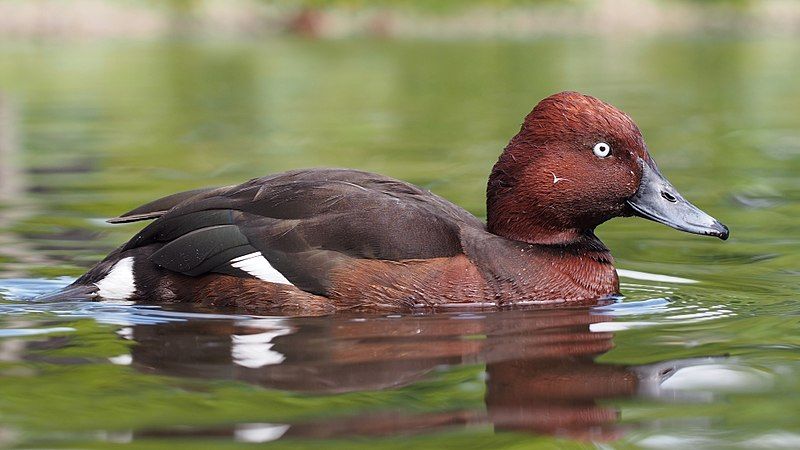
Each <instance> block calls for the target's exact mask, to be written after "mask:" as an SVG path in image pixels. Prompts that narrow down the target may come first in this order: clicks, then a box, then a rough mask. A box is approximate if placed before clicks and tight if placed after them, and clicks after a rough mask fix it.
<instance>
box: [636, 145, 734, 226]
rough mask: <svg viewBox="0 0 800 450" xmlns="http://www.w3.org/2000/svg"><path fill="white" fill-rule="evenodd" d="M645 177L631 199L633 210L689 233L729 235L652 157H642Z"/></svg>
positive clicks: (642, 215)
mask: <svg viewBox="0 0 800 450" xmlns="http://www.w3.org/2000/svg"><path fill="white" fill-rule="evenodd" d="M642 168H643V172H642V181H641V183H640V184H639V189H638V190H637V191H636V194H634V196H633V197H631V198H630V200H628V205H630V207H631V208H632V209H633V211H634V214H635V215H637V216H640V217H644V218H645V219H650V220H652V221H654V222H658V223H663V224H664V225H667V226H669V227H672V228H675V229H676V230H681V231H686V232H688V233H694V234H702V235H707V236H716V237H718V238H720V239H722V240H725V239H728V234H729V232H728V227H726V226H725V225H723V224H721V223H720V222H719V221H718V220H717V219H715V218H713V217H711V216H709V215H708V214H706V213H704V212H703V211H702V210H701V209H700V208H698V207H696V206H694V205H693V204H691V203H689V202H688V201H687V200H686V199H684V198H683V196H682V195H681V194H680V193H678V191H677V190H676V189H675V188H674V187H673V186H672V184H670V182H669V181H667V179H666V178H664V176H663V175H661V172H659V170H658V167H656V165H655V163H654V162H652V161H649V162H645V161H642Z"/></svg>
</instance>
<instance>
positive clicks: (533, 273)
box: [49, 92, 728, 314]
mask: <svg viewBox="0 0 800 450" xmlns="http://www.w3.org/2000/svg"><path fill="white" fill-rule="evenodd" d="M486 197H487V200H486V208H487V223H483V222H482V221H481V220H479V219H477V218H476V217H474V216H473V215H471V214H470V213H468V212H467V211H465V210H464V209H462V208H460V207H458V206H456V205H454V204H452V203H450V202H448V201H447V200H445V199H443V198H441V197H439V196H437V195H435V194H432V193H431V192H429V191H427V190H425V189H421V188H419V187H417V186H414V185H411V184H409V183H406V182H404V181H400V180H396V179H393V178H389V177H385V176H382V175H377V174H373V173H367V172H361V171H357V170H349V169H307V170H294V171H290V172H284V173H280V174H276V175H270V176H266V177H264V178H256V179H253V180H250V181H247V182H245V183H242V184H239V185H235V186H227V187H218V188H207V189H198V190H193V191H188V192H181V193H178V194H174V195H170V196H168V197H164V198H162V199H159V200H156V201H154V202H151V203H148V204H146V205H144V206H141V207H139V208H136V209H134V210H133V211H130V212H128V213H126V214H123V215H122V216H119V217H117V218H114V219H110V220H109V222H112V223H124V222H135V221H140V220H153V222H151V223H150V224H149V225H147V226H146V227H145V228H144V229H142V230H141V231H140V232H139V233H138V234H136V235H135V236H134V237H133V238H132V239H131V240H130V241H128V242H127V243H125V244H124V245H122V246H121V247H120V248H118V249H117V250H115V251H113V252H112V253H111V254H110V255H108V256H107V257H106V258H105V259H104V260H103V261H101V262H100V263H98V264H97V265H95V266H94V267H93V268H92V269H91V270H89V271H88V272H87V273H86V274H84V275H83V276H81V277H80V278H78V280H76V281H75V282H74V283H73V284H72V285H70V286H68V287H67V288H65V289H64V290H63V291H61V292H58V293H56V294H53V295H51V296H49V297H50V298H52V299H64V298H96V299H116V300H137V301H147V302H196V303H201V304H204V305H208V306H235V307H239V308H242V309H244V310H247V311H258V312H267V311H276V312H277V311H280V312H284V313H296V314H319V313H327V312H333V311H338V310H411V309H414V308H437V307H441V306H445V305H464V306H467V305H476V304H479V305H483V306H498V307H502V306H509V305H519V304H531V303H570V302H589V301H596V300H600V299H603V298H607V297H610V296H613V295H615V294H617V293H619V279H618V277H617V272H616V270H615V269H614V260H613V258H612V257H611V254H610V252H609V250H608V248H606V246H605V245H603V243H602V242H601V241H600V240H599V239H598V238H597V237H596V236H595V234H594V229H595V228H596V227H597V226H598V225H600V224H602V223H603V222H605V221H607V220H609V219H612V218H614V217H620V216H631V215H636V216H640V217H644V218H646V219H650V220H653V221H656V222H660V223H663V224H665V225H668V226H670V227H673V228H676V229H678V230H681V231H687V232H689V233H695V234H702V235H709V236H716V237H719V238H721V239H727V237H728V228H727V227H725V226H724V225H722V224H721V223H720V222H718V221H717V220H716V219H714V218H713V217H711V216H709V215H708V214H706V213H704V212H703V211H701V210H700V209H698V208H697V207H695V206H694V205H692V204H691V203H689V202H688V201H686V200H685V199H684V198H683V197H682V196H681V195H680V194H679V193H678V191H677V190H676V189H675V188H674V187H673V186H672V185H671V184H670V183H669V181H667V180H666V178H664V176H663V175H661V172H660V171H659V170H658V167H657V166H656V163H655V161H654V160H653V158H651V157H650V154H649V153H648V151H647V146H646V145H645V143H644V139H643V138H642V134H641V132H640V131H639V128H638V127H637V126H636V124H635V123H634V122H633V120H631V118H630V117H629V116H628V115H627V114H625V113H623V112H622V111H620V110H618V109H617V108H615V107H613V106H611V105H609V104H607V103H604V102H602V101H600V100H598V99H596V98H594V97H590V96H588V95H583V94H579V93H577V92H562V93H559V94H555V95H552V96H550V97H548V98H546V99H544V100H542V101H541V102H539V104H538V105H536V107H535V108H534V109H533V111H531V113H530V114H528V116H527V117H526V118H525V122H524V123H523V124H522V128H521V129H520V131H519V133H518V134H517V135H516V136H514V137H513V138H512V139H511V142H509V144H508V146H507V147H506V148H505V150H504V151H503V153H502V154H501V155H500V158H499V160H498V161H497V163H496V164H495V165H494V168H493V169H492V173H491V175H490V176H489V183H488V187H487V191H486Z"/></svg>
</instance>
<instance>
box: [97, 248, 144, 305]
mask: <svg viewBox="0 0 800 450" xmlns="http://www.w3.org/2000/svg"><path fill="white" fill-rule="evenodd" d="M94 285H95V286H97V289H98V291H97V295H99V296H100V297H103V298H105V299H108V300H127V299H129V298H130V297H131V296H132V295H133V293H134V292H136V282H135V280H134V278H133V256H129V257H127V258H122V259H120V260H119V261H118V262H117V263H116V264H114V267H112V268H111V271H110V272H108V275H106V277H105V278H103V279H102V280H100V281H98V282H97V283H95V284H94Z"/></svg>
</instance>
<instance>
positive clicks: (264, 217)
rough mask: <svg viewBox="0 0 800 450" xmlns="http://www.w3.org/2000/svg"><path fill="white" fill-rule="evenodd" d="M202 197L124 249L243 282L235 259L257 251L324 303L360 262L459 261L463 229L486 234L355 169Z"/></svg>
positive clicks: (434, 202)
mask: <svg viewBox="0 0 800 450" xmlns="http://www.w3.org/2000/svg"><path fill="white" fill-rule="evenodd" d="M195 192H197V193H196V194H194V195H189V196H187V197H185V199H184V200H183V201H179V202H178V203H177V204H175V205H174V206H173V207H172V209H169V210H168V211H167V212H165V213H162V214H161V215H160V217H159V218H158V219H157V220H156V221H154V222H153V223H151V224H150V225H149V226H147V227H146V228H144V229H143V230H142V231H141V232H139V233H138V234H137V235H136V236H134V237H133V239H131V240H130V241H129V242H128V243H127V244H126V245H125V246H123V248H122V251H123V252H124V251H127V250H132V249H135V248H138V247H144V246H153V245H154V244H155V245H156V246H158V247H159V248H157V249H156V250H155V252H154V253H152V255H151V256H150V259H151V261H152V262H154V263H155V264H158V265H159V266H161V267H164V268H167V269H169V270H173V271H176V272H180V273H184V274H187V275H193V276H196V275H200V274H203V273H207V272H222V273H233V274H240V273H239V272H238V271H237V270H235V268H232V267H231V263H230V262H231V260H233V259H236V258H239V257H242V256H245V255H250V254H253V253H255V252H258V253H260V254H261V255H262V256H263V257H264V258H265V259H266V260H267V261H268V262H269V263H270V264H271V265H272V266H273V267H274V268H275V269H276V270H277V271H278V272H280V274H282V275H283V276H284V277H285V278H286V279H288V280H289V281H290V282H291V283H292V284H294V285H295V286H297V287H299V288H301V289H303V290H306V291H309V292H313V293H315V294H320V295H325V294H327V293H328V292H329V288H330V279H329V274H330V272H331V271H332V270H333V269H334V268H337V267H342V266H343V265H346V264H347V263H348V262H353V260H354V259H382V260H393V261H398V260H406V259H427V258H439V257H446V256H454V255H457V254H460V253H462V249H461V244H460V239H459V231H458V230H459V227H461V226H468V227H477V228H483V223H482V222H481V221H479V220H478V219H476V218H475V217H474V216H472V215H470V214H469V213H467V212H466V211H464V210H463V209H461V208H459V207H457V206H455V205H453V204H452V203H450V202H447V201H446V200H444V199H442V198H440V197H438V196H436V195H434V194H431V193H430V192H428V191H425V190H422V189H420V188H418V187H416V186H413V185H410V184H408V183H404V182H402V181H398V180H395V179H391V178H388V177H383V176H380V175H376V174H371V173H366V172H359V171H354V170H344V169H317V170H303V171H293V172H286V173H282V174H278V175H273V176H269V177H265V178H260V179H255V180H251V181H249V182H246V183H244V184H241V185H238V186H232V187H228V188H218V189H213V190H207V191H195ZM176 198H177V199H180V197H176ZM171 202H172V200H168V201H156V202H153V203H152V204H156V205H164V204H169V203H171ZM140 209H141V208H140ZM140 209H137V210H134V211H133V212H136V211H138V210H140ZM150 209H160V207H155V208H150ZM142 214H147V211H144V213H142V212H140V213H137V215H139V216H142ZM242 275H244V274H242Z"/></svg>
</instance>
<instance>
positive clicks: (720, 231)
mask: <svg viewBox="0 0 800 450" xmlns="http://www.w3.org/2000/svg"><path fill="white" fill-rule="evenodd" d="M711 229H712V230H713V231H711V233H710V235H711V236H716V237H718V238H720V239H722V240H723V241H727V240H728V237H729V236H730V235H731V232H730V230H728V227H727V226H725V225H724V224H722V222H720V221H719V220H715V221H714V223H713V224H712V225H711Z"/></svg>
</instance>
